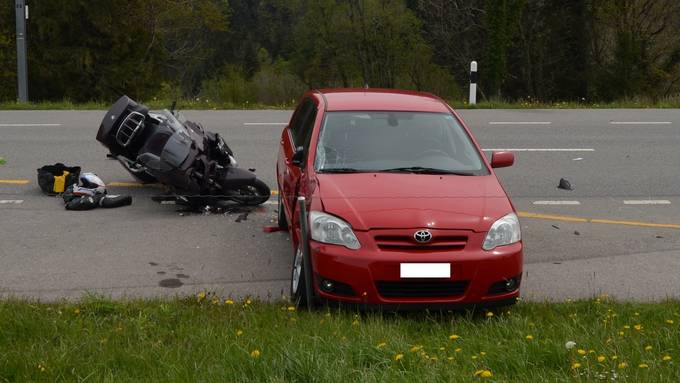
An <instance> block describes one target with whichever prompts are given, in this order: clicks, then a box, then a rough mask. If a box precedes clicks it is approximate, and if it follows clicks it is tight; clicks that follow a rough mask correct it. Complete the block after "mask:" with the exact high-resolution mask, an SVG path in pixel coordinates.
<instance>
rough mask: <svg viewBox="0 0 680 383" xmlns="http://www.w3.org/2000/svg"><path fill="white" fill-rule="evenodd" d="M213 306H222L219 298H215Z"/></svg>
mask: <svg viewBox="0 0 680 383" xmlns="http://www.w3.org/2000/svg"><path fill="white" fill-rule="evenodd" d="M212 304H213V305H219V304H220V300H219V299H218V298H213V300H212Z"/></svg>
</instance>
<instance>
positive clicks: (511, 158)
mask: <svg viewBox="0 0 680 383" xmlns="http://www.w3.org/2000/svg"><path fill="white" fill-rule="evenodd" d="M514 163H515V155H514V154H512V152H493V153H492V154H491V167H492V168H506V167H508V166H512V164H514Z"/></svg>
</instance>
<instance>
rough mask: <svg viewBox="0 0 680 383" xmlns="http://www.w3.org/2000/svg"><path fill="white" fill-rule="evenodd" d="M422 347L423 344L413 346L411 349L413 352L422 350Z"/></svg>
mask: <svg viewBox="0 0 680 383" xmlns="http://www.w3.org/2000/svg"><path fill="white" fill-rule="evenodd" d="M422 348H423V346H413V347H411V350H410V351H411V352H418V351H420V350H422Z"/></svg>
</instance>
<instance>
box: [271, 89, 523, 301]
mask: <svg viewBox="0 0 680 383" xmlns="http://www.w3.org/2000/svg"><path fill="white" fill-rule="evenodd" d="M513 162H514V156H513V154H512V153H510V152H494V153H493V155H492V157H491V161H490V162H489V161H487V159H486V157H485V156H484V155H483V153H482V150H481V149H480V146H479V145H478V144H477V142H476V140H475V139H474V137H473V136H472V134H471V132H470V130H469V129H468V128H467V127H466V126H465V123H464V122H463V120H462V119H461V117H460V116H459V115H458V114H457V113H456V112H455V111H454V110H453V109H452V108H451V107H450V106H449V105H447V104H446V103H445V102H444V101H443V100H442V99H440V98H438V97H436V96H433V95H431V94H428V93H420V92H411V91H397V90H385V89H332V90H314V91H309V92H307V93H305V95H304V96H303V98H302V101H301V102H300V104H299V105H298V107H297V109H296V110H295V112H294V113H293V116H292V118H291V121H290V123H289V124H288V126H286V128H285V129H284V130H283V134H282V135H281V146H280V150H279V154H278V160H277V166H276V168H277V181H278V187H279V226H280V227H281V228H287V229H288V230H289V232H290V235H291V239H292V241H291V242H292V244H293V254H294V256H293V268H292V277H291V296H292V298H293V299H294V301H296V302H298V303H302V304H304V303H312V302H314V301H317V300H319V299H325V300H333V301H341V302H348V303H357V304H362V305H372V304H377V305H380V306H379V307H385V306H388V307H390V306H393V307H395V308H399V309H401V308H408V307H413V306H416V305H417V306H418V307H421V306H422V305H426V306H427V307H432V306H443V307H452V308H455V307H456V306H467V305H474V306H480V305H481V306H493V305H510V304H512V303H514V302H515V301H516V299H517V297H518V296H519V287H520V280H521V276H522V257H523V254H522V240H521V233H520V225H519V221H518V219H517V215H516V212H515V209H514V207H513V205H512V203H511V202H510V200H509V198H508V196H507V194H506V193H505V190H504V189H503V187H502V186H501V184H500V183H499V181H498V179H497V178H496V175H495V173H494V171H493V168H500V167H505V166H510V165H512V164H513ZM300 197H304V198H300ZM301 205H304V206H302V209H301ZM301 215H302V216H303V217H304V218H303V219H304V222H302V223H303V225H301ZM305 265H308V266H307V267H305Z"/></svg>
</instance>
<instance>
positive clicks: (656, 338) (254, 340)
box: [0, 295, 680, 383]
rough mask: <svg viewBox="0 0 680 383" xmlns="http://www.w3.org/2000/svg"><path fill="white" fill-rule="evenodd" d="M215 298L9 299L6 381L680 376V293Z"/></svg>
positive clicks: (4, 313) (0, 358)
mask: <svg viewBox="0 0 680 383" xmlns="http://www.w3.org/2000/svg"><path fill="white" fill-rule="evenodd" d="M203 297H204V296H202V295H199V297H198V298H186V299H175V300H151V301H142V300H135V301H110V300H103V299H98V298H93V297H88V298H85V299H83V300H82V301H80V302H76V303H68V302H61V303H52V304H45V303H38V302H31V301H23V300H14V299H9V300H2V301H0V350H1V351H0V381H21V382H23V381H46V382H55V381H85V380H87V381H92V382H107V381H108V382H133V381H134V382H152V381H162V382H167V381H174V382H189V381H205V382H212V381H214V382H238V381H252V382H323V383H327V382H353V381H356V382H392V381H398V382H408V381H425V382H472V381H481V380H486V381H506V382H548V381H549V382H557V381H595V380H600V379H602V380H607V381H612V380H611V379H612V378H613V377H614V378H615V379H614V381H627V382H642V381H644V382H648V381H660V382H677V381H680V369H679V368H677V363H678V361H680V331H679V330H680V328H679V326H680V302H677V301H668V302H663V303H649V304H634V303H616V302H612V301H609V300H607V299H597V300H591V301H578V302H567V303H557V304H549V303H524V302H521V303H519V304H518V305H516V306H514V307H511V308H510V309H504V310H503V311H501V312H494V313H493V316H490V315H489V316H487V315H484V314H483V313H480V314H474V315H473V314H470V313H427V312H419V313H410V314H399V315H394V314H382V315H381V314H379V313H368V314H360V313H356V312H354V311H351V310H348V309H345V310H340V309H326V308H322V309H319V310H317V311H315V312H312V313H308V312H306V311H304V312H298V311H292V310H291V309H292V308H291V309H289V306H288V305H287V304H286V303H285V302H279V303H260V302H250V303H248V302H234V303H233V304H227V303H225V301H222V300H219V299H214V298H213V297H211V296H208V297H205V298H203ZM213 299H214V300H213ZM637 325H639V326H641V327H636V326H637ZM454 335H455V336H454ZM528 335H531V336H532V337H533V339H527V336H528ZM451 338H455V339H451ZM567 341H574V342H576V344H577V345H576V347H574V348H573V349H571V350H568V349H567V348H566V347H565V343H566V342H567ZM648 346H649V347H651V348H648V349H647V350H646V349H645V348H646V347H648ZM578 350H582V351H581V352H582V353H584V355H580V354H579V351H578ZM397 355H402V357H397ZM599 356H602V357H604V360H602V361H601V362H599V361H598V360H597V358H598V357H599ZM664 356H670V357H671V360H663V357H664ZM397 359H398V360H397ZM574 363H580V367H578V368H572V367H575V365H574ZM620 363H626V366H627V367H626V368H619V364H620ZM643 363H644V364H646V365H647V366H648V368H640V367H639V365H640V364H643ZM480 371H489V372H490V373H491V374H492V376H491V377H490V378H486V379H485V378H483V377H481V376H475V372H478V374H481V372H480Z"/></svg>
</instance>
